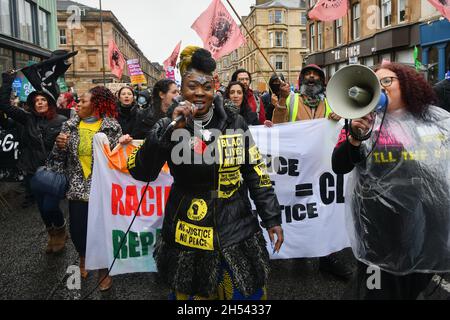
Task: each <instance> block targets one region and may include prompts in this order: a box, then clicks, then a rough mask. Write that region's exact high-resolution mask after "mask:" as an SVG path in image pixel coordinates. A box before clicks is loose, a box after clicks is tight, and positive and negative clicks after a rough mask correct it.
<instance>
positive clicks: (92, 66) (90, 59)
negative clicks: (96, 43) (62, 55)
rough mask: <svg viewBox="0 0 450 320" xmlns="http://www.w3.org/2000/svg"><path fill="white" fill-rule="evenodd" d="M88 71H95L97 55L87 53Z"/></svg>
mask: <svg viewBox="0 0 450 320" xmlns="http://www.w3.org/2000/svg"><path fill="white" fill-rule="evenodd" d="M88 69H89V70H92V71H95V70H97V54H96V53H88Z"/></svg>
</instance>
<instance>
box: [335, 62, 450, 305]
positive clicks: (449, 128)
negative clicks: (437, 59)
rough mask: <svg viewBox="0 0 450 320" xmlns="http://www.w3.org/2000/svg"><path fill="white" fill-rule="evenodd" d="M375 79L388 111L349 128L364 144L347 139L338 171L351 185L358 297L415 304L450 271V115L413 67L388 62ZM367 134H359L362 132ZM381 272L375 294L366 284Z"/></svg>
mask: <svg viewBox="0 0 450 320" xmlns="http://www.w3.org/2000/svg"><path fill="white" fill-rule="evenodd" d="M375 71H376V75H377V76H378V78H379V79H380V84H381V86H382V88H383V89H384V90H385V91H386V94H387V96H388V98H389V104H388V107H387V113H386V115H385V116H383V113H382V112H378V113H377V114H376V115H375V117H374V115H373V114H370V115H367V116H365V117H364V118H362V119H355V120H353V121H352V122H351V126H350V127H351V128H352V131H353V132H358V134H363V135H364V134H367V133H368V132H369V131H370V130H372V134H371V136H370V138H369V139H368V140H366V141H364V142H361V141H358V140H356V137H354V136H353V135H352V134H350V135H348V136H347V135H346V134H345V132H343V134H341V137H340V141H339V143H338V145H337V146H336V148H335V150H334V153H333V157H332V164H333V170H334V172H336V173H338V174H346V173H349V172H351V171H352V174H351V175H350V176H349V180H348V184H347V195H346V200H347V205H348V213H347V218H349V225H350V226H351V228H350V229H351V230H350V234H349V235H350V239H351V242H352V247H353V252H354V254H355V256H356V258H357V259H358V260H359V262H358V270H357V277H356V281H357V283H356V285H355V288H356V289H357V290H356V294H357V297H358V298H360V299H416V298H417V297H418V295H419V293H420V292H421V291H422V290H424V289H425V288H426V287H427V285H428V283H429V282H430V280H431V278H432V277H433V274H434V273H438V272H448V271H449V270H450V250H449V249H450V246H449V244H450V242H449V230H450V191H449V190H450V187H449V172H450V171H449V163H450V162H449V154H450V152H449V151H450V150H449V141H450V114H449V113H448V112H446V111H444V110H442V109H439V108H436V107H435V106H433V105H432V104H433V103H434V102H435V101H436V97H435V95H434V93H433V90H432V88H431V86H430V85H429V84H428V83H427V82H426V81H425V79H424V78H423V76H422V75H420V74H419V73H417V72H416V71H415V70H414V69H412V68H409V67H407V66H404V65H401V64H397V63H388V64H383V65H382V66H378V67H377V68H376V69H375ZM360 132H361V133H360ZM368 266H376V267H378V268H380V269H381V272H380V274H379V277H378V278H377V281H378V288H377V290H370V288H369V287H368V286H367V283H370V279H369V277H371V276H373V272H368Z"/></svg>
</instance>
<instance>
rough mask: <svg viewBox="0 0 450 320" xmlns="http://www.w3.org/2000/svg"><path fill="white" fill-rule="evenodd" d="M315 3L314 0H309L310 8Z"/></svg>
mask: <svg viewBox="0 0 450 320" xmlns="http://www.w3.org/2000/svg"><path fill="white" fill-rule="evenodd" d="M315 4H316V0H309V7H310V8H312V7H314V5H315Z"/></svg>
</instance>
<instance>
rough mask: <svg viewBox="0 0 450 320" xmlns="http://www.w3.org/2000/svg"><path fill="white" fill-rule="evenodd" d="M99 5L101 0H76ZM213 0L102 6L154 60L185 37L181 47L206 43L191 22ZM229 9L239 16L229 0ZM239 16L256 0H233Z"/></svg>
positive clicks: (116, 0)
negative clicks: (192, 27)
mask: <svg viewBox="0 0 450 320" xmlns="http://www.w3.org/2000/svg"><path fill="white" fill-rule="evenodd" d="M74 1H76V2H79V3H82V4H84V5H87V6H90V7H94V8H99V0H74ZM211 2H212V0H125V1H124V0H103V1H102V8H103V9H105V10H111V11H112V12H113V13H114V15H115V16H116V17H117V18H118V19H119V21H120V23H122V25H123V26H124V27H125V29H127V31H128V33H129V34H130V36H131V37H132V38H133V39H134V40H135V41H136V43H137V44H138V46H139V48H140V49H141V50H142V52H144V54H145V55H146V56H147V58H148V59H150V61H152V62H159V63H161V64H162V62H163V61H164V60H165V59H167V58H168V57H169V56H170V54H171V53H172V51H173V49H174V48H175V46H176V45H177V43H178V41H180V40H182V44H181V48H184V47H185V46H187V45H190V44H193V45H198V46H203V44H202V41H201V40H200V38H199V37H198V35H197V33H195V31H194V30H192V29H191V25H192V24H193V23H194V21H195V20H196V19H197V17H198V16H199V15H200V14H201V13H202V12H203V11H204V10H205V9H206V8H207V7H208V6H209V4H210V3H211ZM222 2H223V4H224V5H225V6H226V8H227V9H228V12H230V14H231V15H232V16H233V17H234V19H235V20H236V21H238V20H237V18H236V16H235V14H234V13H233V11H232V10H231V8H230V7H229V5H228V3H227V2H226V0H222ZM230 2H231V3H232V4H233V6H234V8H235V9H236V11H237V12H238V13H239V15H240V16H245V15H248V14H249V13H250V6H251V5H254V4H255V2H256V1H255V0H230Z"/></svg>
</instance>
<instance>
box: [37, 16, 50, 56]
mask: <svg viewBox="0 0 450 320" xmlns="http://www.w3.org/2000/svg"><path fill="white" fill-rule="evenodd" d="M38 18H39V19H38V21H39V42H40V45H41V47H43V48H48V47H49V43H48V13H47V12H45V11H42V10H39V11H38Z"/></svg>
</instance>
